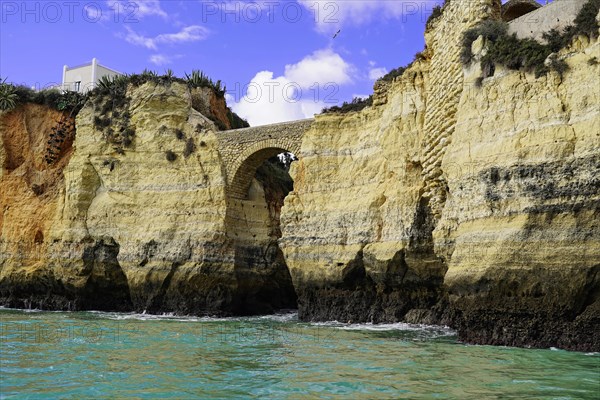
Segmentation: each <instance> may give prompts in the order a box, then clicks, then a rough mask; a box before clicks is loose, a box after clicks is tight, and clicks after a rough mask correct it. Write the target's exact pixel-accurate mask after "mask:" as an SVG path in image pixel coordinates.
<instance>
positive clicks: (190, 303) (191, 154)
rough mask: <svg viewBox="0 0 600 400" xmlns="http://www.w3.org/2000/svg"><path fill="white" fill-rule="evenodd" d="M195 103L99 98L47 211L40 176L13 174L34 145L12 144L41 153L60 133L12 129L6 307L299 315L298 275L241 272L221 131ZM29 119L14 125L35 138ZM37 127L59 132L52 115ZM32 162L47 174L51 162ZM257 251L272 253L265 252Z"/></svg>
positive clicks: (2, 290) (80, 126) (171, 90)
mask: <svg viewBox="0 0 600 400" xmlns="http://www.w3.org/2000/svg"><path fill="white" fill-rule="evenodd" d="M192 100H193V99H192V93H191V92H190V90H189V89H188V88H187V86H185V85H183V84H179V83H174V84H171V85H157V84H153V83H146V84H144V85H141V86H132V85H130V86H129V88H128V90H127V93H126V97H123V100H121V101H116V100H115V99H114V98H112V99H111V98H109V99H102V98H100V99H98V98H92V99H91V100H90V101H88V102H87V103H86V105H85V107H84V108H83V109H82V110H81V111H80V112H79V114H78V116H77V136H76V139H75V142H74V144H73V147H74V148H75V151H74V152H72V154H71V153H69V154H68V156H69V157H70V159H69V158H68V157H65V160H64V161H61V162H60V163H59V165H58V166H55V167H54V168H53V169H52V170H51V171H52V172H54V173H55V174H56V175H57V176H58V177H59V178H60V179H59V178H57V180H59V184H56V185H55V186H52V187H53V188H54V192H52V193H49V192H47V193H46V194H45V195H44V196H45V197H43V198H44V199H47V202H48V203H49V204H48V206H47V207H45V208H42V207H41V205H39V204H38V203H39V200H37V198H36V195H35V194H34V193H31V189H30V188H28V187H25V188H21V187H22V186H24V185H28V184H30V183H32V182H29V181H30V180H31V179H29V178H23V177H21V176H20V175H25V174H27V173H28V171H26V170H23V172H20V171H21V170H15V167H16V166H13V164H14V163H17V161H13V160H20V158H19V157H22V156H21V153H19V154H17V153H14V151H13V150H14V149H13V148H12V146H15V147H20V146H21V145H22V144H21V142H20V141H19V140H12V139H11V138H10V136H11V135H15V134H17V133H18V134H20V135H25V136H27V135H29V137H32V138H35V140H38V141H41V140H43V139H44V137H45V136H47V132H48V130H49V126H46V127H39V126H30V127H28V131H26V132H23V133H20V131H19V130H18V129H16V128H15V127H14V126H12V125H11V126H7V127H5V128H4V127H3V129H2V132H3V135H2V136H3V142H4V146H3V149H4V150H5V152H6V151H7V152H8V156H7V157H6V159H7V161H6V162H5V164H6V165H8V166H5V167H4V168H3V173H4V176H3V181H2V194H3V199H5V200H3V201H4V204H6V206H5V211H4V214H5V216H4V218H3V219H0V226H2V225H4V226H3V230H2V246H3V247H2V249H1V254H2V255H3V259H2V260H0V268H1V270H0V297H2V298H3V302H4V303H5V304H8V305H12V306H19V307H23V306H26V307H27V306H34V307H40V308H63V309H64V308H72V309H90V308H92V309H120V310H127V309H136V310H139V311H143V310H147V311H148V312H173V311H175V312H179V313H196V314H198V313H214V314H244V313H261V312H270V311H272V310H273V309H277V308H286V307H288V308H289V307H293V306H295V302H294V300H295V298H294V291H293V288H292V287H291V281H290V278H289V273H288V272H287V270H286V269H284V270H283V272H284V273H283V274H282V273H281V270H276V271H273V269H272V268H271V265H270V264H269V265H266V266H264V267H263V268H261V269H256V268H250V269H248V268H245V267H244V266H240V264H243V263H242V262H241V261H239V260H240V256H239V255H238V254H236V251H235V245H234V243H233V241H232V240H230V239H229V238H228V237H227V232H226V229H225V223H224V222H225V215H226V207H227V199H226V195H225V177H224V173H223V167H222V162H221V159H220V154H219V151H218V147H217V139H216V135H215V131H216V129H215V126H214V125H213V123H212V122H211V121H210V120H209V119H208V118H206V117H204V116H203V115H202V114H200V113H199V112H197V111H196V110H195V109H194V107H192V106H193V105H194V106H196V107H198V103H197V100H196V102H195V103H194V104H192ZM200 100H201V98H200ZM106 101H109V102H111V106H110V107H107V106H106V105H105V103H106ZM27 107H29V106H27ZM209 107H210V105H206V108H207V109H208V108H209ZM27 110H28V109H27V108H26V109H25V110H24V109H22V108H19V109H17V110H15V111H13V112H12V113H11V114H9V115H7V116H3V118H2V121H3V122H4V123H5V124H10V123H12V122H11V121H12V120H11V116H12V115H14V116H15V117H14V118H20V119H21V120H22V121H19V122H21V123H22V124H23V125H24V126H27V125H28V124H30V123H31V122H32V119H31V118H30V117H29V116H28V115H27ZM107 110H111V111H107ZM35 119H39V120H45V121H48V122H49V121H51V118H49V117H48V116H46V115H45V114H44V111H43V110H41V111H40V110H38V115H37V116H36V117H35ZM16 123H17V122H14V123H13V125H16ZM105 125H107V126H108V127H105ZM119 131H120V132H119ZM27 150H28V149H27V148H25V149H24V150H23V149H19V151H22V152H23V153H24V152H26V151H27ZM13 153H14V154H13ZM27 156H28V157H30V158H31V159H32V160H34V161H31V162H34V163H35V162H37V163H38V164H39V163H41V162H42V161H41V160H42V158H41V157H40V154H33V155H30V154H29V153H27ZM67 161H68V164H67ZM18 162H19V163H20V162H21V161H18ZM24 168H25V167H22V168H21V169H24ZM18 173H19V175H17V174H18ZM35 178H36V179H37V177H35ZM28 179H29V180H28ZM13 181H14V182H15V183H14V184H13V183H12V182H13ZM13 186H15V189H14V190H13V189H11V188H12V187H13ZM9 190H13V191H14V192H15V193H13V192H9ZM17 190H20V192H27V193H23V194H20V193H19V194H17V193H16V191H17ZM19 196H21V197H25V198H26V200H27V202H28V203H23V202H21V201H20V198H19ZM29 203H31V206H28V205H27V204H29ZM17 204H18V205H19V206H18V207H17ZM26 207H30V208H31V210H30V211H27V208H26ZM6 209H8V211H7V210H6ZM42 212H43V214H42ZM34 213H35V214H34ZM36 214H39V215H36ZM11 216H14V218H15V219H16V220H17V221H16V222H13V221H12V220H11V219H10V218H11ZM2 222H3V223H4V224H2ZM19 224H21V225H19ZM38 225H40V226H38ZM38 230H39V231H40V232H41V237H43V240H41V241H39V243H38V240H37V239H36V232H37V231H38ZM24 246H29V247H24ZM254 247H255V248H256V249H257V252H258V253H260V245H256V246H254ZM265 251H266V250H265ZM20 254H25V255H27V256H29V255H31V254H36V258H35V259H29V258H28V259H22V257H20V256H19V255H20ZM248 261H252V259H251V258H250V260H246V262H248ZM240 269H242V270H243V271H244V274H243V276H240V272H239V271H240ZM24 283H26V284H28V285H29V286H30V287H29V286H28V287H22V284H24ZM264 291H267V292H269V293H272V294H273V296H271V297H273V299H271V298H270V296H264V295H262V293H263V292H264ZM286 291H287V292H286ZM281 299H283V300H281ZM248 304H251V307H249V306H248Z"/></svg>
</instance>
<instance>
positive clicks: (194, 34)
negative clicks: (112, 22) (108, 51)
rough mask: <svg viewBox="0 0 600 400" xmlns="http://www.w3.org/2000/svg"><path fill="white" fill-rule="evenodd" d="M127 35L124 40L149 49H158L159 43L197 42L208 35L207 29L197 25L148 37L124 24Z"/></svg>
mask: <svg viewBox="0 0 600 400" xmlns="http://www.w3.org/2000/svg"><path fill="white" fill-rule="evenodd" d="M125 28H126V29H127V35H126V36H125V40H126V41H128V42H129V43H131V44H134V45H136V46H143V47H146V48H148V49H151V50H156V49H158V45H159V44H177V43H184V42H197V41H200V40H204V39H206V38H207V37H208V34H209V30H208V29H206V28H204V27H203V26H199V25H192V26H186V27H184V28H183V29H182V30H181V31H179V32H177V33H163V34H160V35H158V36H156V37H153V38H150V37H147V36H143V35H140V34H138V33H137V32H135V31H134V30H133V29H131V28H130V27H129V26H125Z"/></svg>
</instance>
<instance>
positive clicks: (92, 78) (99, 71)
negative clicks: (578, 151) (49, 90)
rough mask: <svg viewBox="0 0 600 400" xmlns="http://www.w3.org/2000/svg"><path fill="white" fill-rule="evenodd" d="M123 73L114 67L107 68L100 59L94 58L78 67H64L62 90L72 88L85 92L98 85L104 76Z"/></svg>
mask: <svg viewBox="0 0 600 400" xmlns="http://www.w3.org/2000/svg"><path fill="white" fill-rule="evenodd" d="M119 75H123V74H122V73H120V72H118V71H115V70H114V69H110V68H107V67H105V66H103V65H100V64H98V60H96V59H95V58H94V59H92V62H90V63H87V64H83V65H78V66H76V67H70V68H69V67H68V66H67V65H65V66H64V67H63V78H62V85H61V88H62V90H72V91H74V92H80V93H85V92H87V91H89V90H92V89H93V88H94V87H96V84H97V83H98V81H99V80H100V79H101V78H102V77H103V76H108V77H110V78H112V77H114V76H119Z"/></svg>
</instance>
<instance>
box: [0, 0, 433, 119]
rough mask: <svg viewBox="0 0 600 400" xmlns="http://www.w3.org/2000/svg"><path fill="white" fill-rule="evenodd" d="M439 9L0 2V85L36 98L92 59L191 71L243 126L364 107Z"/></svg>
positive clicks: (131, 67) (128, 69) (349, 2)
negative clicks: (357, 100)
mask: <svg viewBox="0 0 600 400" xmlns="http://www.w3.org/2000/svg"><path fill="white" fill-rule="evenodd" d="M442 2H443V0H421V1H403V0H285V1H276V0H264V1H262V0H259V1H235V0H186V1H179V0H162V1H161V0H145V1H142V0H139V1H126V0H123V1H117V0H110V1H106V0H95V1H75V0H73V1H69V0H64V1H23V0H19V1H8V0H2V1H1V2H0V79H5V78H6V79H7V81H8V82H13V83H15V84H24V85H27V86H30V87H31V86H34V87H36V88H43V87H46V86H49V85H52V84H55V83H60V81H61V79H62V68H63V65H65V64H66V65H69V66H76V65H79V64H83V63H86V62H90V61H91V60H92V58H94V57H95V58H97V59H98V61H99V62H100V64H102V65H105V66H107V67H109V68H112V69H115V70H117V71H120V72H123V73H139V72H141V71H143V70H144V69H146V68H148V69H151V70H155V71H156V72H158V73H164V72H165V70H166V69H172V70H173V71H174V72H175V74H176V75H177V76H183V75H184V73H185V72H188V73H189V72H191V71H192V70H194V69H197V70H202V71H204V72H205V73H206V74H208V75H209V76H210V77H211V78H213V79H214V80H221V81H222V82H223V83H224V84H225V85H226V87H227V102H228V104H229V106H231V107H232V108H233V110H234V111H235V112H236V113H238V114H239V115H240V116H241V117H243V118H246V119H247V120H248V121H249V122H250V124H251V125H252V126H257V125H263V124H268V123H276V122H283V121H290V120H296V119H302V118H309V117H312V116H313V115H314V114H315V113H319V112H320V111H321V109H322V108H323V107H329V106H332V105H337V104H341V103H342V102H343V101H350V100H351V99H352V98H353V97H364V96H368V95H369V94H371V93H372V92H373V84H374V82H375V80H376V79H377V78H379V77H381V76H382V75H383V74H385V73H386V72H388V71H390V70H391V69H394V68H396V67H398V66H402V65H406V64H408V63H409V62H411V61H412V59H413V57H414V55H415V54H416V53H417V52H419V51H421V50H422V49H423V48H424V38H423V32H424V30H425V21H426V20H427V17H428V16H429V15H430V14H431V11H432V9H433V7H434V6H435V5H437V4H440V3H442Z"/></svg>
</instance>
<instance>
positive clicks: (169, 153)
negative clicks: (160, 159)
mask: <svg viewBox="0 0 600 400" xmlns="http://www.w3.org/2000/svg"><path fill="white" fill-rule="evenodd" d="M165 156H166V157H167V161H169V162H174V161H175V160H177V154H175V153H173V152H172V151H171V150H167V151H165Z"/></svg>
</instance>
